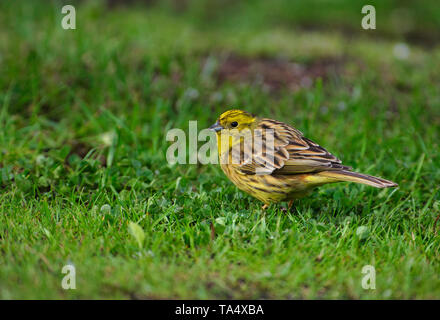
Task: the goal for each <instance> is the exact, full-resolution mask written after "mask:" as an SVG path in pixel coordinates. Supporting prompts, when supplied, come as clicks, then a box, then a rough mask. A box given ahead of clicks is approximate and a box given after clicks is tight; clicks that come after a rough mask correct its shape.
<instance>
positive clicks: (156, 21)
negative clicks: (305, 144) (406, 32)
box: [0, 1, 440, 299]
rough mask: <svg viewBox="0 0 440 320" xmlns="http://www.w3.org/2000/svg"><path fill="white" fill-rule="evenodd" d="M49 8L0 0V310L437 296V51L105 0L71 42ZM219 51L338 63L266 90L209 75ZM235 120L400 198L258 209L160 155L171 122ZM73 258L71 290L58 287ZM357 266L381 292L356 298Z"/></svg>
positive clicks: (317, 200)
mask: <svg viewBox="0 0 440 320" xmlns="http://www.w3.org/2000/svg"><path fill="white" fill-rule="evenodd" d="M389 3H391V4H392V2H389ZM261 6H263V5H261ZM285 6H286V4H285ZM60 7H61V5H60V4H59V3H56V4H54V5H48V4H43V3H42V2H34V1H32V2H31V1H28V2H21V3H20V4H18V3H14V2H2V3H1V4H0V74H1V77H0V190H1V191H0V252H1V254H0V298H2V299H18V298H24V299H29V298H38V299H41V298H48V299H59V298H81V299H84V298H92V299H97V298H202V299H205V298H214V299H217V298H227V299H229V298H235V299H240V298H248V299H254V298H263V299H277V298H279V299H285V298H288V299H292V298H293V299H297V298H306V299H315V298H324V299H333V298H343V299H345V298H360V299H382V298H405V299H414V298H417V299H421V298H434V299H438V298H440V280H439V277H438V275H439V274H440V252H439V246H440V239H439V236H438V235H436V233H435V230H434V220H435V218H436V217H437V216H438V215H439V214H440V196H439V188H440V187H439V185H440V170H439V165H440V159H439V153H438V150H439V141H440V130H439V127H440V94H439V91H438V88H439V85H440V48H439V47H438V46H437V47H433V48H429V49H426V48H423V47H419V46H417V45H411V44H409V48H410V52H411V54H410V56H409V58H408V59H406V60H399V59H397V58H396V57H395V56H394V55H393V49H394V46H395V44H396V41H400V40H401V38H399V37H397V38H395V39H388V40H385V39H383V38H380V37H379V38H380V40H376V39H375V38H374V35H371V34H370V35H369V36H368V37H363V36H362V31H359V35H360V36H359V37H350V38H347V35H345V34H342V33H335V32H331V33H327V32H325V31H321V32H317V31H313V30H303V29H297V28H294V27H292V25H289V24H288V25H274V24H273V20H271V19H273V17H272V18H269V17H268V18H267V20H263V21H265V24H262V25H260V26H259V27H258V28H254V25H255V24H254V23H251V22H249V23H248V24H246V23H244V24H243V25H240V27H239V28H237V30H235V29H234V28H233V27H231V26H232V25H233V23H234V21H237V19H238V18H237V17H238V16H237V15H233V14H232V13H231V16H230V18H228V16H225V17H224V24H221V23H213V24H212V26H210V27H209V28H201V27H200V23H201V22H200V21H199V20H200V19H198V18H197V17H198V14H200V13H197V12H194V11H191V10H189V13H187V14H177V13H175V12H174V11H173V10H172V9H167V8H163V7H162V8H152V7H150V8H142V7H135V8H117V9H114V10H108V9H106V7H105V6H104V5H103V4H102V3H99V2H87V3H83V4H80V5H78V6H77V30H75V31H64V30H63V29H61V28H60V20H61V15H60ZM263 7H264V6H263ZM281 8H282V7H281ZM292 8H293V9H294V8H295V6H292ZM350 8H351V7H350ZM260 9H261V8H260ZM293 9H292V10H293ZM279 10H281V9H279ZM263 11H264V10H263V9H261V11H258V10H257V9H256V10H255V11H250V12H249V13H248V15H249V21H251V19H253V18H255V17H258V18H260V17H264V15H261V14H260V13H261V12H263ZM281 11H283V10H281ZM283 12H284V11H283ZM240 15H241V17H242V18H241V19H242V20H243V21H248V20H246V17H247V16H246V13H243V12H240ZM304 15H305V16H304V17H302V19H303V20H307V12H305V13H304ZM330 18H331V16H330ZM330 18H328V19H329V20H330V21H331V19H330ZM228 19H229V20H228ZM353 19H354V18H353ZM309 20H310V21H315V23H316V24H317V25H319V24H320V20H319V17H314V16H312V17H310V19H309ZM416 20H417V21H419V20H421V21H423V19H422V18H421V17H420V16H417V19H416ZM428 20H429V19H428ZM348 21H350V19H348ZM327 22H328V20H326V21H325V23H327ZM428 22H429V21H428ZM428 22H427V24H428V25H431V24H432V23H435V21H434V22H432V21H431V22H429V23H431V24H429V23H428ZM292 23H293V25H294V22H292ZM325 23H323V25H324V26H325ZM359 23H360V22H359ZM418 27H419V25H418ZM377 32H378V34H380V32H381V31H380V28H379V30H378V31H377ZM228 54H233V55H236V56H240V57H243V59H248V60H249V61H250V63H254V62H255V61H262V60H258V59H263V58H261V57H264V59H266V60H263V61H275V60H274V59H279V58H280V57H282V59H284V60H286V59H287V60H289V61H293V62H296V63H300V64H305V65H313V64H317V63H319V61H324V60H326V61H338V62H337V63H338V65H339V67H338V72H333V73H331V72H329V74H328V75H327V76H325V77H324V78H323V79H315V80H314V82H313V84H312V85H311V86H310V87H306V88H300V89H299V90H296V91H292V90H289V89H287V88H278V89H276V90H268V89H267V87H265V86H264V83H263V84H262V83H261V81H260V82H259V81H252V80H250V81H247V82H246V81H245V82H244V83H243V82H236V81H233V80H229V81H225V82H219V81H218V79H217V77H216V70H217V69H218V68H220V67H221V65H222V63H224V61H225V56H227V55H228ZM284 60H282V61H284ZM276 61H278V60H276ZM263 82H264V81H263ZM230 107H241V108H243V109H246V110H248V111H251V112H254V113H256V114H259V115H262V116H266V117H272V118H276V119H279V120H283V121H285V122H287V123H291V124H293V125H295V126H296V127H297V128H298V129H300V130H301V131H303V132H304V134H305V135H306V136H307V137H309V138H311V139H313V140H315V141H316V142H318V143H320V144H321V145H323V146H325V147H326V148H327V149H328V150H329V151H331V152H332V153H334V154H335V155H337V156H338V157H339V158H341V159H342V160H343V162H344V163H345V164H347V165H351V166H353V167H354V168H355V169H356V170H358V171H360V172H364V173H369V174H374V175H378V176H382V177H384V178H387V179H390V180H393V181H396V182H397V183H399V188H398V189H395V190H390V189H387V190H378V189H374V188H369V187H366V186H361V185H355V184H338V185H336V184H335V185H329V186H326V187H323V188H320V189H319V190H317V191H316V192H315V193H314V194H313V195H312V196H310V197H308V198H304V199H302V200H299V201H297V202H296V203H295V207H294V209H293V210H292V212H290V213H284V212H283V211H282V210H281V207H282V206H283V205H284V204H281V205H280V206H272V207H270V208H269V209H268V210H267V211H266V212H262V211H261V210H260V206H261V203H259V202H258V201H256V200H255V199H253V198H251V197H250V196H248V195H246V194H244V193H242V192H240V191H239V190H237V189H236V188H235V187H234V186H233V185H232V183H231V182H229V181H228V180H227V178H226V177H225V176H224V175H223V173H222V172H221V170H220V168H219V167H218V166H214V165H169V164H168V163H167V162H166V158H165V153H166V150H167V148H168V146H169V142H167V141H166V139H165V136H166V132H167V130H168V129H171V128H182V129H184V130H187V129H188V121H189V120H198V121H199V122H198V125H199V129H201V128H203V127H207V126H209V125H210V124H212V123H213V122H214V121H215V118H216V116H217V115H219V114H220V113H221V112H222V111H224V110H226V109H228V108H230ZM130 222H134V223H136V224H137V225H138V226H140V227H141V228H142V230H143V233H144V239H143V241H137V239H136V237H135V236H133V234H132V232H131V231H130V228H129V225H130ZM211 222H213V223H214V226H215V229H216V236H215V239H214V240H212V239H211V227H210V224H211ZM437 229H440V225H438V226H437ZM140 240H142V239H140ZM67 263H73V264H74V265H75V266H76V272H77V280H76V282H77V283H76V285H77V289H76V290H63V289H62V288H61V280H62V278H63V276H64V274H62V273H61V269H62V267H63V266H64V265H65V264H67ZM365 265H374V266H375V268H376V290H364V289H362V287H361V281H362V277H363V276H364V275H363V274H362V267H363V266H365Z"/></svg>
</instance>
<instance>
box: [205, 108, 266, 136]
mask: <svg viewBox="0 0 440 320" xmlns="http://www.w3.org/2000/svg"><path fill="white" fill-rule="evenodd" d="M256 119H257V118H256V117H255V116H253V115H252V114H250V113H248V112H246V111H242V110H229V111H226V112H223V113H222V114H221V115H220V117H219V118H218V119H217V122H216V123H214V124H213V125H212V126H211V127H209V129H211V130H214V131H215V132H216V133H217V135H219V134H221V130H223V129H229V130H232V129H237V130H238V131H242V130H245V129H249V130H253V128H254V127H255V126H256Z"/></svg>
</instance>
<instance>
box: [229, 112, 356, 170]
mask: <svg viewBox="0 0 440 320" xmlns="http://www.w3.org/2000/svg"><path fill="white" fill-rule="evenodd" d="M256 129H258V130H254V139H261V141H262V148H259V149H260V150H257V149H258V148H255V147H254V146H247V147H246V148H245V149H247V150H252V157H249V159H248V161H245V162H242V163H241V164H240V165H239V166H238V168H237V169H238V170H239V171H241V172H242V173H243V174H255V173H260V174H261V173H264V174H272V175H278V174H280V175H288V174H299V173H308V172H320V171H329V170H350V169H351V168H350V167H347V166H344V165H342V164H341V160H339V159H338V158H337V157H335V156H334V155H332V154H331V153H330V152H328V151H327V150H325V149H324V148H323V147H321V146H320V145H318V144H317V143H315V142H313V141H312V140H310V139H308V138H306V137H304V135H303V134H302V132H301V131H299V130H297V129H295V128H293V127H291V126H289V125H287V124H285V123H283V122H280V121H276V120H272V119H261V120H260V121H259V123H258V126H257V128H256ZM272 130H273V131H272ZM272 132H273V138H272V139H273V145H274V150H273V154H274V156H273V157H272V156H270V154H271V152H270V150H267V146H266V141H270V139H271V137H269V134H271V133H272ZM254 141H255V140H254Z"/></svg>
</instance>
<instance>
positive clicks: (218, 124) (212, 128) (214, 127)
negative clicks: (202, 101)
mask: <svg viewBox="0 0 440 320" xmlns="http://www.w3.org/2000/svg"><path fill="white" fill-rule="evenodd" d="M209 129H211V130H213V131H215V132H219V131H220V130H222V129H224V128H223V127H222V126H221V125H220V123H218V121H217V122H216V123H214V124H213V125H212V126H210V127H209Z"/></svg>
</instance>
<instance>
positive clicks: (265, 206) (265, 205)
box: [261, 203, 269, 211]
mask: <svg viewBox="0 0 440 320" xmlns="http://www.w3.org/2000/svg"><path fill="white" fill-rule="evenodd" d="M268 207H269V205H268V204H267V203H265V204H264V205H263V206H262V207H261V210H263V211H264V210H266V209H267V208H268Z"/></svg>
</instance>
